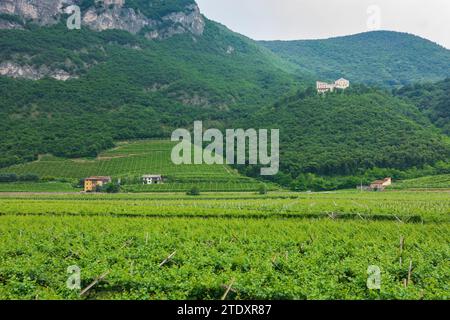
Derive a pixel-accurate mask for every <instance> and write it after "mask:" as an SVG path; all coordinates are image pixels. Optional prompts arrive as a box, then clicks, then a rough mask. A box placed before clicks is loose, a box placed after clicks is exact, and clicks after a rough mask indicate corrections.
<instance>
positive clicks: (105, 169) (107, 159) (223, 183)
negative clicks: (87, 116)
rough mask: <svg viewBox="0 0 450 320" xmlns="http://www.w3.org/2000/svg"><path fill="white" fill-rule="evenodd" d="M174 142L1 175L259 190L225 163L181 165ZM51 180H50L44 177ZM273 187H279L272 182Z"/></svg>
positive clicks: (51, 160) (135, 186) (140, 188)
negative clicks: (145, 178) (146, 178)
mask: <svg viewBox="0 0 450 320" xmlns="http://www.w3.org/2000/svg"><path fill="white" fill-rule="evenodd" d="M174 146H175V143H174V142H171V141H168V140H164V141H160V140H143V141H134V142H122V143H119V144H118V146H117V147H116V148H114V149H111V150H107V151H105V152H103V153H101V154H100V155H99V156H98V157H97V158H82V159H72V160H69V159H64V158H57V157H53V156H50V155H45V156H41V157H40V158H39V160H38V161H35V162H31V163H27V164H23V165H16V166H13V167H9V168H4V169H0V174H1V173H4V174H9V173H17V174H19V175H27V174H32V173H37V174H38V175H39V176H41V177H51V178H52V177H53V178H52V179H55V178H54V177H56V178H58V180H59V181H61V179H62V178H65V179H81V180H80V183H79V186H83V181H82V179H83V178H86V177H89V176H98V175H101V176H113V177H115V178H120V180H121V184H122V185H123V190H124V191H126V192H185V191H186V190H188V189H189V188H192V187H193V186H197V187H200V188H201V189H202V190H205V191H256V190H258V188H259V182H258V181H256V180H254V179H252V178H248V177H244V176H241V175H239V174H238V173H237V172H235V171H234V170H233V169H231V168H229V167H228V166H224V165H206V164H205V165H182V166H178V165H175V164H173V163H172V161H171V151H172V148H173V147H174ZM152 173H153V174H161V175H163V176H164V177H165V183H164V184H153V185H143V184H142V178H141V177H142V175H144V174H152ZM45 181H49V179H45ZM269 187H270V189H271V190H274V189H278V187H277V186H276V185H273V184H271V185H270V186H269Z"/></svg>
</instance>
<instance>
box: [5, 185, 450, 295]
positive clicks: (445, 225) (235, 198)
mask: <svg viewBox="0 0 450 320" xmlns="http://www.w3.org/2000/svg"><path fill="white" fill-rule="evenodd" d="M449 234H450V196H449V193H448V192H432V193H431V192H430V193H427V192H385V193H358V192H342V193H319V194H314V193H311V194H296V193H287V192H271V193H269V194H268V195H257V194H256V193H254V192H253V193H251V192H250V193H214V194H205V195H202V196H200V197H189V196H185V195H181V194H153V195H146V194H118V195H99V194H93V195H83V194H67V195H56V194H53V195H52V194H36V195H30V194H16V195H6V194H4V195H0V299H220V298H221V297H222V295H223V294H224V292H225V289H226V286H227V285H229V284H230V283H233V290H231V291H230V292H229V295H228V296H227V299H444V300H445V299H449V292H450V290H449V283H450V272H449V270H450V266H449V258H450V253H449V243H450V236H449ZM74 265H75V266H78V267H79V268H80V270H81V288H82V289H83V288H86V287H87V286H88V285H89V284H91V283H93V282H95V280H96V279H98V277H100V276H102V275H104V278H102V280H101V281H98V282H95V285H94V286H93V287H92V288H91V289H89V290H88V291H87V292H83V295H81V296H80V290H71V289H69V288H68V287H67V286H66V282H67V279H68V277H69V276H70V275H69V274H68V273H67V268H68V267H69V266H74ZM371 265H375V266H378V267H379V268H380V269H381V289H380V290H369V289H368V288H367V285H366V283H367V278H368V275H367V269H368V266H371Z"/></svg>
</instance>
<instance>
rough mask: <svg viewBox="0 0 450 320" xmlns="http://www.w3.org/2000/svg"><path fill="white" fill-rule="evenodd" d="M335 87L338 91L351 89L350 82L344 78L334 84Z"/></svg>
mask: <svg viewBox="0 0 450 320" xmlns="http://www.w3.org/2000/svg"><path fill="white" fill-rule="evenodd" d="M334 87H335V88H336V89H343V90H345V89H347V88H348V87H350V81H348V80H347V79H344V78H340V79H339V80H336V81H335V82H334Z"/></svg>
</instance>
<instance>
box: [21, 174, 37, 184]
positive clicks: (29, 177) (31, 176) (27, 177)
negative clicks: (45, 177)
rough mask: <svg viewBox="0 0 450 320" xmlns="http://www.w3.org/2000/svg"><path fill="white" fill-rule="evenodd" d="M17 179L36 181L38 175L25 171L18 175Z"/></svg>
mask: <svg viewBox="0 0 450 320" xmlns="http://www.w3.org/2000/svg"><path fill="white" fill-rule="evenodd" d="M19 181H30V182H37V181H39V176H38V175H37V174H34V173H26V174H23V175H21V176H19Z"/></svg>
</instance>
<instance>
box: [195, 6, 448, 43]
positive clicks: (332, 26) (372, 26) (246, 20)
mask: <svg viewBox="0 0 450 320" xmlns="http://www.w3.org/2000/svg"><path fill="white" fill-rule="evenodd" d="M197 3H198V5H199V6H200V10H201V11H202V13H203V14H204V15H205V16H207V17H208V18H209V19H212V20H215V21H218V22H221V23H223V24H224V25H226V26H227V27H229V28H230V29H232V30H233V31H236V32H239V33H241V34H244V35H246V36H248V37H250V38H253V39H255V40H275V39H277V40H294V39H320V38H329V37H333V36H342V35H348V34H355V33H359V32H365V31H370V30H378V29H381V30H393V31H402V32H408V33H413V34H416V35H418V36H421V37H424V38H427V39H429V40H432V41H434V42H437V43H439V44H441V45H443V46H445V47H447V48H448V49H450V0H197Z"/></svg>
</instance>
